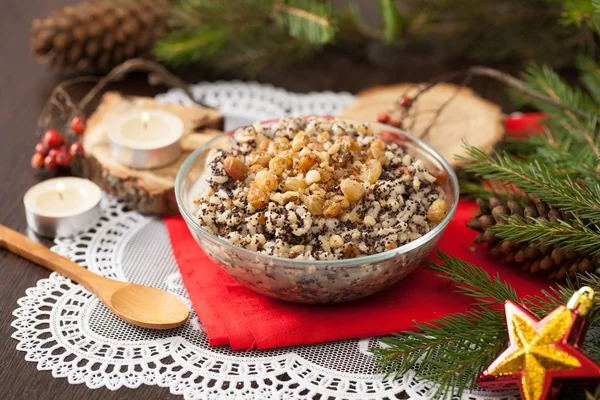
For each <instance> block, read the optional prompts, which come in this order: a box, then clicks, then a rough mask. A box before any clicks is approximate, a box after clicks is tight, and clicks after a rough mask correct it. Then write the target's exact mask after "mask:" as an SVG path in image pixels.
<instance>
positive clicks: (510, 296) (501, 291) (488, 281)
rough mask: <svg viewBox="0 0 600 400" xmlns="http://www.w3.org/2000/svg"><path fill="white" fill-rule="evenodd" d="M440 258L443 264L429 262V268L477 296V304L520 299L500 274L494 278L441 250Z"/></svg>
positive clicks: (466, 293)
mask: <svg viewBox="0 0 600 400" xmlns="http://www.w3.org/2000/svg"><path fill="white" fill-rule="evenodd" d="M438 258H439V259H440V260H441V261H442V263H441V264H440V263H430V262H427V263H426V264H425V265H426V266H427V268H428V269H431V270H433V271H435V272H437V275H438V276H442V277H446V278H448V279H449V280H450V281H451V282H454V283H455V284H456V291H457V292H459V293H462V294H465V295H467V296H470V297H473V298H475V299H476V303H475V304H477V305H479V306H491V305H498V304H504V302H505V301H506V300H512V301H518V300H519V297H518V296H517V292H516V291H515V290H514V289H513V288H512V287H511V286H510V285H508V284H507V283H506V282H503V281H501V280H500V276H499V275H496V276H495V277H494V278H493V279H492V278H490V276H489V275H488V273H487V272H485V271H484V270H483V269H481V268H478V267H476V266H474V265H473V264H469V263H466V262H464V261H462V260H460V259H458V258H455V257H451V256H449V255H447V254H445V253H443V252H441V251H438Z"/></svg>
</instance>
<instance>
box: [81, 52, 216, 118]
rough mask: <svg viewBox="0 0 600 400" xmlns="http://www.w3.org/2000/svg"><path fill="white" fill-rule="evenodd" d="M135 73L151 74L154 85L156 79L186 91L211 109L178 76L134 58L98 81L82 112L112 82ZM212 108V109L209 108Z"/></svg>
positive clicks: (83, 104) (154, 64)
mask: <svg viewBox="0 0 600 400" xmlns="http://www.w3.org/2000/svg"><path fill="white" fill-rule="evenodd" d="M134 71H145V72H148V73H149V74H152V78H153V83H155V84H156V83H159V82H158V81H157V80H156V78H159V79H160V83H164V84H166V85H168V86H171V87H174V88H179V89H181V90H183V91H184V93H185V94H186V95H187V96H188V97H189V98H190V100H192V101H193V102H195V103H196V104H199V105H202V106H204V107H209V106H207V105H206V104H203V103H201V102H198V101H196V100H194V96H193V94H192V92H191V91H190V88H189V85H188V84H187V83H186V82H185V81H184V80H183V79H181V78H179V77H178V76H176V75H174V74H172V73H170V72H169V71H167V69H166V68H165V67H163V66H162V65H160V64H158V63H156V62H154V61H150V60H144V59H142V58H133V59H131V60H127V61H125V62H124V63H122V64H119V65H117V66H116V67H114V68H113V69H112V70H111V71H110V72H109V73H108V74H107V75H106V76H104V77H103V78H102V79H100V80H99V81H98V83H97V84H96V86H94V87H93V88H92V89H91V90H90V91H89V92H88V94H86V95H85V96H84V97H83V99H81V102H80V103H79V107H80V108H81V110H84V109H85V108H86V107H87V105H88V104H89V103H90V102H91V101H92V100H93V99H94V98H95V97H96V96H97V95H98V94H99V93H100V92H101V91H102V90H103V89H104V88H105V87H106V86H107V85H108V84H109V83H111V82H114V81H118V80H120V79H122V78H123V77H124V76H125V75H127V74H128V73H130V72H134ZM209 108H212V107H209Z"/></svg>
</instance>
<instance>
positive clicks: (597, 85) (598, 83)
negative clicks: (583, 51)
mask: <svg viewBox="0 0 600 400" xmlns="http://www.w3.org/2000/svg"><path fill="white" fill-rule="evenodd" d="M577 67H578V68H579V71H580V72H581V82H582V83H583V85H584V86H585V88H586V89H587V90H588V92H589V93H590V95H591V96H592V98H593V99H594V101H595V102H596V103H597V104H600V67H598V64H597V63H596V62H595V61H594V60H593V59H591V58H589V57H584V56H579V57H577Z"/></svg>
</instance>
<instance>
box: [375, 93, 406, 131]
mask: <svg viewBox="0 0 600 400" xmlns="http://www.w3.org/2000/svg"><path fill="white" fill-rule="evenodd" d="M395 105H396V106H400V110H402V109H403V110H406V109H408V108H409V107H410V106H411V105H412V99H411V98H410V97H408V96H402V97H400V98H399V99H398V100H397V101H396V104H395ZM401 117H402V113H401V112H398V109H397V107H396V108H395V109H394V110H392V111H390V112H382V113H379V115H377V122H381V123H382V124H387V125H391V126H394V127H396V128H398V129H402V126H403V125H402V120H401Z"/></svg>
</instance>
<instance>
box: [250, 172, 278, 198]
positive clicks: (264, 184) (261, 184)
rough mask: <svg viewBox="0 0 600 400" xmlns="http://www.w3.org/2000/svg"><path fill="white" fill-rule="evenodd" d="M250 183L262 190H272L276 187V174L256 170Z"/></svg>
mask: <svg viewBox="0 0 600 400" xmlns="http://www.w3.org/2000/svg"><path fill="white" fill-rule="evenodd" d="M251 185H252V186H253V187H255V188H257V189H260V190H262V191H264V192H267V193H268V192H272V191H273V190H275V189H276V188H277V176H275V175H273V174H272V173H270V172H269V171H266V170H261V171H258V172H257V173H256V177H254V180H253V181H252V184H251Z"/></svg>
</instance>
